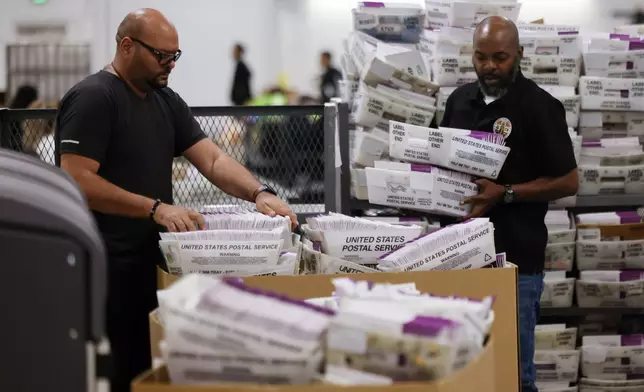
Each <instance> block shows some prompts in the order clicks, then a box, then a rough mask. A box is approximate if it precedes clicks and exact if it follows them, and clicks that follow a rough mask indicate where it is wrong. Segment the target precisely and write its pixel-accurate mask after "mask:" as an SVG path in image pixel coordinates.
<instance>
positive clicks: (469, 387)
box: [132, 339, 498, 392]
mask: <svg viewBox="0 0 644 392" xmlns="http://www.w3.org/2000/svg"><path fill="white" fill-rule="evenodd" d="M494 344H495V343H494V339H490V340H489V342H488V344H487V346H486V347H485V349H484V350H483V352H482V353H481V355H480V356H479V357H478V358H477V359H475V360H474V361H472V363H470V364H468V365H467V366H466V367H465V368H464V369H462V370H460V371H459V372H456V373H454V374H453V375H452V376H451V377H449V378H446V379H444V380H440V381H436V382H427V383H418V382H413V383H411V382H410V383H406V382H405V383H397V384H394V385H391V386H359V387H344V386H342V387H341V386H334V385H325V384H314V385H253V384H220V385H208V386H205V385H173V384H170V381H169V380H170V378H169V376H168V369H167V368H166V367H165V366H162V367H159V368H157V369H154V370H150V371H148V372H147V373H144V374H143V375H141V376H140V377H139V378H137V379H136V380H134V382H133V383H132V392H306V391H310V392H339V391H347V392H470V391H476V392H497V388H496V382H495V379H494V377H495V365H496V364H495V354H494ZM496 366H498V365H496Z"/></svg>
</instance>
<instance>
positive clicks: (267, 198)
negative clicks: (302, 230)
mask: <svg viewBox="0 0 644 392" xmlns="http://www.w3.org/2000/svg"><path fill="white" fill-rule="evenodd" d="M255 205H256V206H257V211H259V212H261V213H262V214H264V215H268V216H276V215H281V216H288V217H289V218H291V224H292V225H293V227H295V226H297V215H295V214H294V213H293V211H291V209H290V208H289V207H288V205H287V204H286V203H284V202H283V201H282V199H280V198H279V197H277V196H275V195H272V194H270V193H268V192H262V193H260V194H259V195H257V198H256V199H255Z"/></svg>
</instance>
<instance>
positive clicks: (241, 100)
mask: <svg viewBox="0 0 644 392" xmlns="http://www.w3.org/2000/svg"><path fill="white" fill-rule="evenodd" d="M245 51H246V50H245V49H244V46H243V45H242V44H235V46H234V47H233V59H234V60H235V62H236V65H235V76H234V77H233V86H232V89H231V92H230V100H231V101H232V103H233V104H234V105H236V106H241V105H245V104H246V103H248V101H250V100H251V99H252V98H253V93H252V92H251V88H250V79H251V77H252V74H251V73H250V70H249V69H248V67H247V66H246V63H245V62H244V53H245Z"/></svg>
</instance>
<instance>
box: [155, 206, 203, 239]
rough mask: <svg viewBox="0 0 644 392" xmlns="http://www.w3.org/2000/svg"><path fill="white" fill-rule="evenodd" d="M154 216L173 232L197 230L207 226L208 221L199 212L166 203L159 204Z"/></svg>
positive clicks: (159, 222)
mask: <svg viewBox="0 0 644 392" xmlns="http://www.w3.org/2000/svg"><path fill="white" fill-rule="evenodd" d="M152 218H153V219H154V221H155V222H156V223H158V224H159V225H161V226H164V227H165V228H166V229H168V231H169V232H171V233H176V232H184V231H196V230H201V229H202V228H204V227H205V226H206V221H205V220H204V218H203V216H201V214H199V213H198V212H196V211H193V210H188V209H185V208H183V207H179V206H173V205H170V204H164V203H161V204H159V207H157V210H156V212H155V213H154V215H153V216H152Z"/></svg>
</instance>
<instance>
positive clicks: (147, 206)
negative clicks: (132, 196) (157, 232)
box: [141, 197, 159, 218]
mask: <svg viewBox="0 0 644 392" xmlns="http://www.w3.org/2000/svg"><path fill="white" fill-rule="evenodd" d="M154 203H156V200H154V199H150V198H148V197H143V203H142V204H143V209H142V211H141V214H142V215H143V216H144V217H146V218H149V217H150V211H151V210H152V207H154ZM158 208H159V207H157V209H158Z"/></svg>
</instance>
